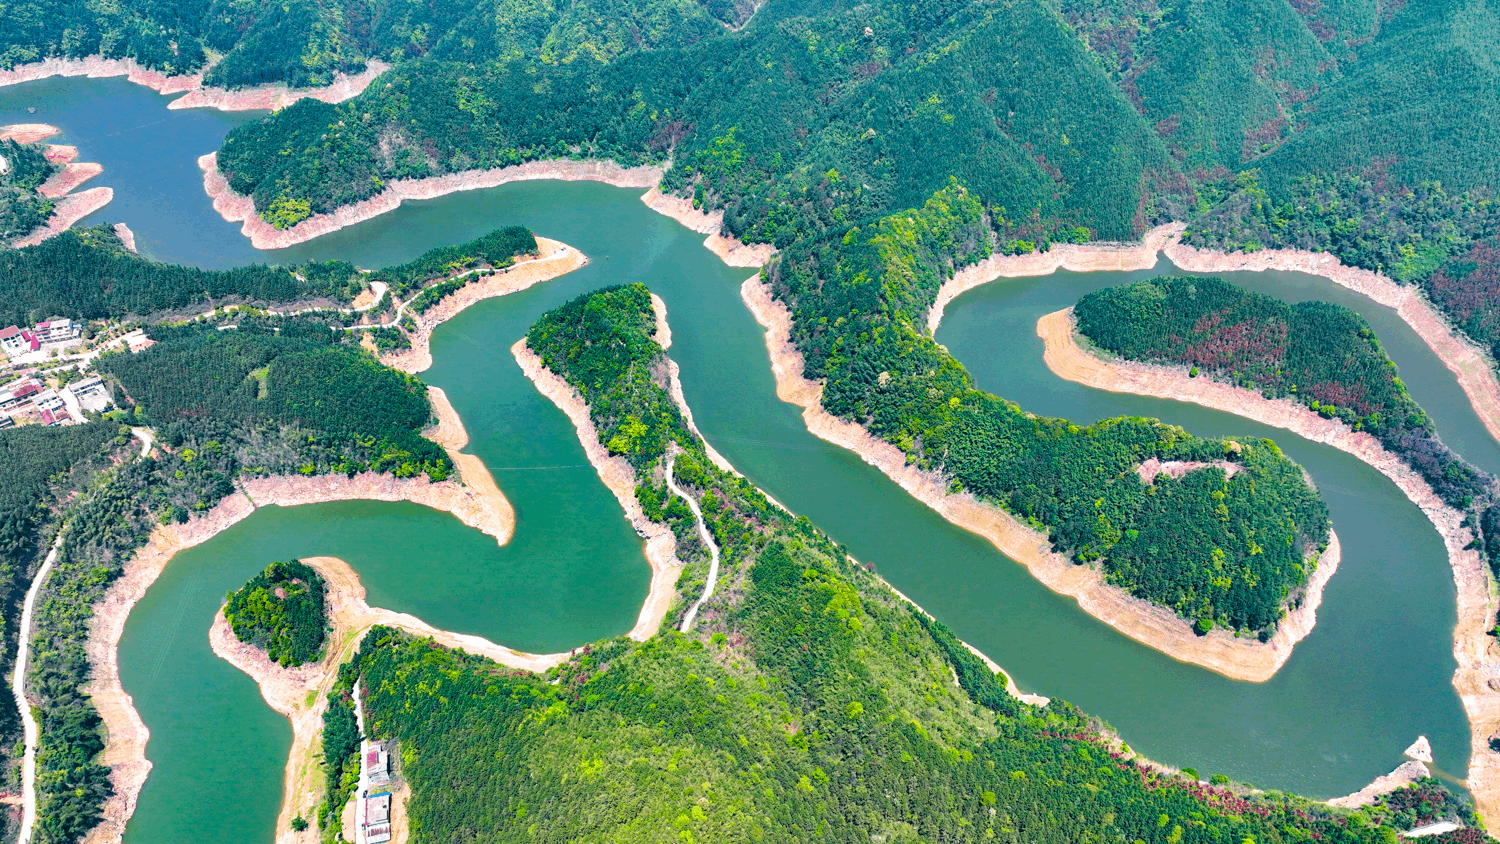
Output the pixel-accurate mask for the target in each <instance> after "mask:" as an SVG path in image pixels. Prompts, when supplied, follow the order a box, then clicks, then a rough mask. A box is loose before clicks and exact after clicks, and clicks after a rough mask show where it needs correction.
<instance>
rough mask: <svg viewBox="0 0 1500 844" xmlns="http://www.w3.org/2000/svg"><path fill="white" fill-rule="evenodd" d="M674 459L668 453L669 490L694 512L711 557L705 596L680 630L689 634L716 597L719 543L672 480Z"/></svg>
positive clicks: (696, 604)
mask: <svg viewBox="0 0 1500 844" xmlns="http://www.w3.org/2000/svg"><path fill="white" fill-rule="evenodd" d="M673 457H674V455H673V454H672V453H671V452H668V454H667V465H666V470H665V472H664V474H665V476H666V481H667V489H670V490H671V491H672V494H673V495H675V496H677V497H678V498H681V499H682V500H683V501H684V502H686V503H687V506H688V509H689V510H692V511H693V519H694V520H695V521H696V522H697V523H698V538H699V539H701V540H703V544H704V545H705V546H706V547H707V548H708V552H709V557H710V559H709V563H708V580H706V581H705V582H704V584H703V594H701V595H699V596H698V600H696V601H694V602H693V605H692V606H690V607H688V611H687V614H686V615H684V616H683V617H682V626H681V627H680V628H679V629H680V630H681V631H682V632H684V633H687V632H689V631H691V630H692V629H693V620H694V619H696V618H697V617H698V610H699V609H700V608H702V607H703V602H704V601H707V600H708V599H709V598H712V597H713V596H714V587H715V586H717V585H718V583H719V543H717V542H714V537H713V534H711V533H709V532H708V525H706V524H704V523H703V510H701V509H700V508H699V507H698V502H697V501H695V500H693V497H692V496H691V495H688V494H687V492H685V491H684V490H683V489H682V487H680V486H678V485H677V481H676V480H674V479H673V478H672V461H673Z"/></svg>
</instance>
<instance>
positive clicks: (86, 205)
mask: <svg viewBox="0 0 1500 844" xmlns="http://www.w3.org/2000/svg"><path fill="white" fill-rule="evenodd" d="M114 198H115V192H114V189H113V188H90V189H88V190H86V191H81V192H79V193H70V194H68V195H67V196H64V197H63V198H61V199H59V200H58V201H57V204H56V205H55V206H53V209H52V216H51V217H49V218H47V225H45V226H42V227H41V228H39V229H37V230H36V231H34V232H32V233H31V234H29V235H27V236H26V237H25V238H23V239H21V240H18V241H16V242H15V244H14V245H15V246H16V247H17V248H20V247H24V246H35V245H37V244H38V243H41V242H42V241H44V240H46V239H48V238H51V237H56V236H57V235H60V234H62V233H63V232H65V231H67V230H68V229H70V228H72V227H73V224H74V223H76V222H78V221H79V220H82V219H83V218H84V217H87V216H88V215H90V214H92V213H94V212H95V211H98V210H99V209H100V208H103V207H104V206H106V205H108V204H109V203H110V201H111V200H113V199H114Z"/></svg>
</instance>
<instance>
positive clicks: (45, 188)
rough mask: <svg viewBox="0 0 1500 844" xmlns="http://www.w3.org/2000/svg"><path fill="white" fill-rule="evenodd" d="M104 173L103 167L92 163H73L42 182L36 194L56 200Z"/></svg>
mask: <svg viewBox="0 0 1500 844" xmlns="http://www.w3.org/2000/svg"><path fill="white" fill-rule="evenodd" d="M103 172H104V165H102V164H95V163H93V162H86V163H82V164H79V163H74V164H69V165H66V166H65V167H63V169H62V170H60V171H59V172H57V173H54V174H53V175H52V178H50V179H48V180H47V181H45V182H43V183H42V185H41V187H39V188H37V189H36V191H37V193H39V194H41V195H42V196H45V197H47V198H48V199H57V198H58V197H60V196H63V195H64V194H68V193H72V191H73V189H74V188H76V187H78V186H79V185H81V184H83V183H84V182H87V181H88V180H89V179H92V178H94V177H95V176H97V175H99V174H100V173H103Z"/></svg>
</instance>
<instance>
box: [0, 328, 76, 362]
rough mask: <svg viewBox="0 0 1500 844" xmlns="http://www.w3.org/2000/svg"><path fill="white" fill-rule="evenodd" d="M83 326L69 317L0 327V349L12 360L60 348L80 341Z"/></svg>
mask: <svg viewBox="0 0 1500 844" xmlns="http://www.w3.org/2000/svg"><path fill="white" fill-rule="evenodd" d="M82 337H83V326H81V325H79V324H78V323H76V322H74V321H73V320H71V319H50V320H47V321H46V322H39V323H37V324H36V325H33V326H32V327H30V328H18V327H16V326H14V325H12V326H8V327H6V328H0V351H3V352H5V355H6V357H8V358H10V359H11V360H12V361H17V360H18V359H21V358H25V357H27V356H28V355H32V354H34V353H38V352H42V353H45V352H48V351H51V350H52V349H62V348H66V347H68V346H71V345H73V344H75V343H79V342H82V339H81V338H82Z"/></svg>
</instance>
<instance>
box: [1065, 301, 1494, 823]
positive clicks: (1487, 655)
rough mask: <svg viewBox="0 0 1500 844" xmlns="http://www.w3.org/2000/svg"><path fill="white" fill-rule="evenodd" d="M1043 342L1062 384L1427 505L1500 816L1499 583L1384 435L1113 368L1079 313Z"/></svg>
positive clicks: (1480, 764)
mask: <svg viewBox="0 0 1500 844" xmlns="http://www.w3.org/2000/svg"><path fill="white" fill-rule="evenodd" d="M1037 335H1038V336H1040V337H1041V338H1042V341H1043V343H1044V345H1045V352H1044V359H1045V360H1046V362H1047V367H1048V368H1049V369H1051V370H1052V372H1053V373H1054V374H1056V375H1057V376H1058V377H1059V378H1064V379H1066V380H1069V381H1073V382H1076V383H1079V384H1083V385H1085V386H1088V387H1093V388H1095V389H1100V390H1108V391H1111V392H1116V393H1129V394H1133V395H1144V396H1155V397H1157V398H1165V399H1172V400H1175V401H1185V402H1192V403H1194V404H1198V405H1202V406H1204V407H1209V408H1213V409H1214V410H1221V411H1224V412H1226V413H1233V414H1236V415H1238V416H1243V417H1245V418H1246V419H1252V420H1254V421H1256V422H1260V423H1262V424H1265V425H1271V426H1274V427H1277V428H1283V429H1285V430H1288V431H1291V432H1292V433H1294V434H1297V435H1298V436H1301V437H1303V438H1305V439H1309V440H1312V441H1313V442H1318V443H1323V444H1325V445H1329V446H1332V447H1334V448H1336V449H1338V450H1340V451H1343V452H1345V453H1347V454H1350V455H1352V456H1354V457H1356V458H1358V459H1360V460H1361V461H1363V462H1365V463H1367V464H1369V465H1370V466H1371V467H1372V468H1374V469H1375V470H1376V471H1378V472H1380V473H1381V474H1382V475H1385V476H1386V477H1387V478H1389V479H1390V480H1391V482H1392V483H1394V484H1395V485H1396V487H1397V488H1398V489H1400V490H1401V492H1402V493H1403V494H1404V495H1405V496H1406V497H1407V498H1408V499H1410V500H1411V502H1412V503H1413V504H1415V505H1417V507H1418V509H1420V510H1421V511H1422V512H1423V513H1424V514H1425V515H1426V516H1427V518H1428V520H1430V521H1431V522H1432V524H1433V527H1435V528H1436V529H1437V532H1438V535H1440V536H1441V537H1442V538H1443V545H1444V547H1445V548H1446V549H1447V552H1448V563H1449V566H1450V567H1451V569H1452V571H1453V582H1454V586H1455V587H1456V589H1457V592H1458V623H1457V625H1456V626H1455V627H1454V630H1453V656H1454V658H1455V659H1456V660H1457V661H1458V669H1457V670H1456V671H1455V672H1454V675H1453V685H1454V687H1455V688H1456V689H1457V690H1458V693H1459V697H1460V698H1461V699H1462V701H1463V705H1464V712H1465V713H1466V714H1467V715H1468V718H1469V736H1470V762H1469V779H1468V783H1467V784H1468V788H1469V791H1470V792H1471V793H1472V794H1473V795H1474V801H1475V804H1476V805H1477V806H1478V807H1479V811H1480V814H1483V815H1485V816H1486V817H1500V754H1496V753H1494V752H1492V751H1491V750H1490V749H1489V736H1490V735H1491V734H1493V733H1495V732H1496V731H1497V730H1500V644H1497V643H1496V641H1495V639H1494V637H1492V636H1490V635H1489V630H1490V628H1491V626H1492V624H1491V620H1492V619H1493V618H1494V609H1495V608H1494V601H1493V600H1492V599H1491V596H1490V584H1489V575H1488V572H1487V570H1486V568H1485V563H1484V560H1483V559H1481V558H1480V555H1479V552H1478V551H1477V550H1475V549H1473V548H1470V547H1469V543H1470V541H1471V540H1472V539H1473V535H1472V533H1471V532H1470V529H1469V528H1468V527H1465V526H1464V518H1465V517H1464V514H1463V513H1460V512H1458V511H1457V510H1455V509H1453V508H1452V507H1449V506H1448V505H1447V504H1445V503H1443V500H1442V499H1441V498H1439V497H1438V495H1437V493H1436V492H1434V491H1433V489H1432V487H1431V486H1429V485H1428V483H1427V481H1426V480H1425V479H1423V478H1422V476H1421V475H1420V474H1418V473H1417V472H1416V470H1414V469H1412V468H1411V467H1410V466H1408V465H1407V463H1406V462H1405V461H1404V460H1402V459H1401V458H1399V457H1397V456H1396V455H1394V454H1392V453H1391V452H1390V451H1388V450H1386V448H1385V447H1384V446H1382V445H1381V444H1380V441H1379V440H1377V439H1375V437H1374V436H1372V435H1370V434H1369V433H1365V432H1356V431H1354V430H1352V429H1351V428H1349V426H1347V425H1345V424H1344V423H1343V422H1340V421H1338V420H1336V419H1324V418H1323V417H1322V416H1319V415H1318V414H1317V413H1314V412H1313V411H1312V410H1309V409H1308V408H1306V407H1303V406H1302V405H1299V404H1297V403H1295V402H1293V401H1291V400H1289V399H1268V398H1265V397H1264V396H1262V395H1260V394H1259V393H1256V392H1254V391H1251V390H1246V389H1243V388H1240V387H1235V386H1233V385H1231V384H1226V383H1223V382H1221V381H1215V380H1213V379H1211V378H1203V377H1198V378H1194V377H1191V376H1190V375H1188V372H1187V370H1186V369H1185V368H1178V367H1168V366H1160V365H1154V364H1141V363H1134V362H1123V361H1116V360H1106V359H1104V358H1102V357H1100V356H1098V355H1097V354H1094V353H1093V352H1092V351H1091V350H1089V349H1088V348H1085V347H1084V346H1083V345H1082V344H1081V343H1080V342H1079V340H1078V337H1077V334H1076V327H1075V325H1074V321H1073V315H1072V309H1071V308H1068V309H1065V310H1061V311H1056V312H1054V313H1050V314H1047V315H1046V316H1044V317H1042V318H1041V319H1040V320H1039V321H1038V322H1037ZM1309 629H1310V628H1309Z"/></svg>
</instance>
